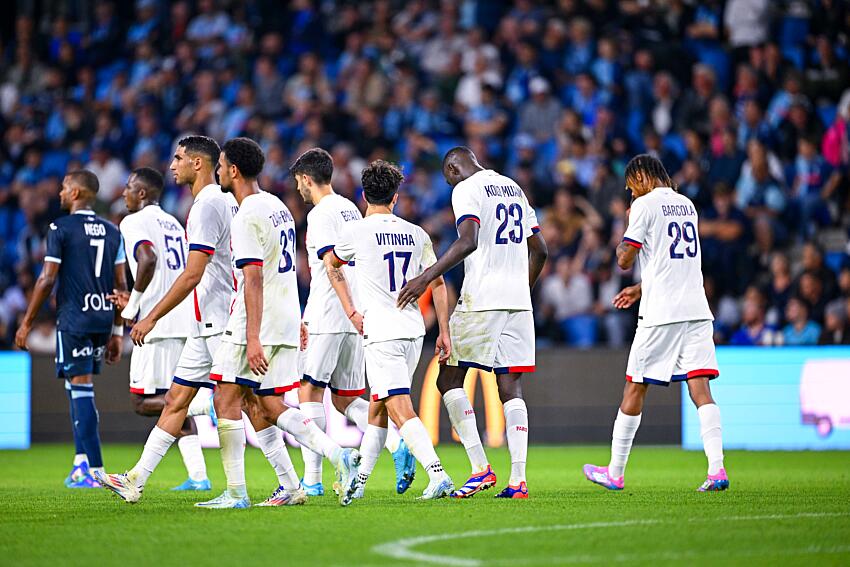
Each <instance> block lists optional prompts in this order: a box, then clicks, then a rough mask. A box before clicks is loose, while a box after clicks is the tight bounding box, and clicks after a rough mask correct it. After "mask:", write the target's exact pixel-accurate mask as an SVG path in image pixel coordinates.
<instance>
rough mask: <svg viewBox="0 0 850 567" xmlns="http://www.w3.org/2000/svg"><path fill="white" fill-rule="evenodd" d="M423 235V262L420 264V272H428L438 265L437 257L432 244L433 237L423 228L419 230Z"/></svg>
mask: <svg viewBox="0 0 850 567" xmlns="http://www.w3.org/2000/svg"><path fill="white" fill-rule="evenodd" d="M419 232H420V233H421V234H422V260H421V262H420V272H419V273H422V272H423V271H425V270H427V269H428V268H430V267H431V266H433V265H434V264H436V263H437V255H436V254H434V245H433V244H432V243H431V237H430V236H428V233H427V232H425V231H424V230H423V229H422V228H420V229H419Z"/></svg>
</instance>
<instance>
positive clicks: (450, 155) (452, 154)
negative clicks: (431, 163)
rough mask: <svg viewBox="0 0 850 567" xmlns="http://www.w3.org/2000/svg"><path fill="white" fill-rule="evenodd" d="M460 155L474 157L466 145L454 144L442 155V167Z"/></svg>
mask: <svg viewBox="0 0 850 567" xmlns="http://www.w3.org/2000/svg"><path fill="white" fill-rule="evenodd" d="M460 157H468V158H470V159H475V153H474V152H473V151H472V150H471V149H469V148H468V147H466V146H455V147H453V148H452V149H450V150H449V151H447V152H446V155H445V157H443V167H446V164H447V163H449V162H450V161H454V160H456V159H458V158H460Z"/></svg>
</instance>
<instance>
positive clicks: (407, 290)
mask: <svg viewBox="0 0 850 567" xmlns="http://www.w3.org/2000/svg"><path fill="white" fill-rule="evenodd" d="M429 283H431V282H428V281H426V280H425V278H424V277H423V276H421V275H420V276H417V277H415V278H413V279H412V280H410V281H409V282H407V283H406V284H405V286H404V287H403V288H401V291H400V292H399V293H398V301H397V302H396V305H398V308H399V309H404V308H405V307H407V306H408V305H410V304H411V303H413V302H414V301H416V300H417V299H419V296H421V295H422V294H423V293H425V288H427V287H428V284H429Z"/></svg>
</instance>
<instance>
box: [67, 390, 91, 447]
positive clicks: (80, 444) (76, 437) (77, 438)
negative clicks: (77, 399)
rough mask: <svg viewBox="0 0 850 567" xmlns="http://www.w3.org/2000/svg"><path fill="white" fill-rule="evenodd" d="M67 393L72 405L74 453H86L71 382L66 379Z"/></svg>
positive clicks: (69, 402) (69, 403)
mask: <svg viewBox="0 0 850 567" xmlns="http://www.w3.org/2000/svg"><path fill="white" fill-rule="evenodd" d="M65 393H66V394H68V405H69V406H70V407H71V433H73V434H74V454H75V455H84V454H85V453H86V450H85V449H84V448H83V442H82V440H81V439H80V436H79V435H78V434H77V424H76V418H75V417H74V400H73V399H72V398H71V383H70V382H68V381H67V380H66V381H65Z"/></svg>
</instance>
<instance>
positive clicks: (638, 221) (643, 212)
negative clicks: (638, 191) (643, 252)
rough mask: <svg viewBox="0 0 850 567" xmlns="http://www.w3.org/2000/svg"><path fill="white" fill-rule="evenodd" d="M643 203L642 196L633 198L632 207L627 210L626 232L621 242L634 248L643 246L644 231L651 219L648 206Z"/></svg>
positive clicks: (644, 240) (646, 229)
mask: <svg viewBox="0 0 850 567" xmlns="http://www.w3.org/2000/svg"><path fill="white" fill-rule="evenodd" d="M644 203H645V201H644V200H642V198H638V199H635V201H634V203H632V209H631V212H629V227H628V228H627V229H626V234H624V235H623V242H625V243H626V244H630V245H632V246H634V247H635V248H643V244H644V242H646V233H647V231H648V230H649V225H650V222H651V221H652V218H651V213H650V211H649V208H647V207H646V205H645V204H644Z"/></svg>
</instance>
